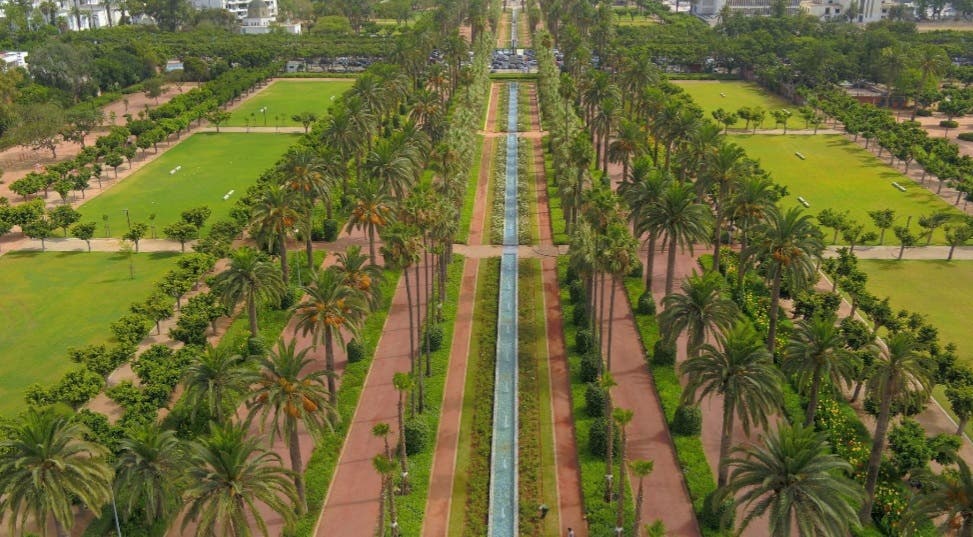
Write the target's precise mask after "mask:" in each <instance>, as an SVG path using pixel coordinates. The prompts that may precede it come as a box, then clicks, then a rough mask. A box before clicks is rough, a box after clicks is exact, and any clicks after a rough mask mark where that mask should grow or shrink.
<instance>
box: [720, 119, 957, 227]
mask: <svg viewBox="0 0 973 537" xmlns="http://www.w3.org/2000/svg"><path fill="white" fill-rule="evenodd" d="M732 141H733V142H735V143H737V144H739V145H741V146H742V147H743V148H744V149H746V151H747V155H749V156H750V157H751V158H754V159H757V160H759V161H760V165H761V166H762V167H763V168H764V169H765V170H767V171H769V172H770V173H771V176H772V177H773V179H774V181H775V182H777V183H779V184H781V185H784V186H786V187H787V189H788V193H789V195H788V196H787V197H786V198H784V199H783V200H782V202H783V204H784V205H785V206H790V205H799V202H798V200H797V197H798V196H801V197H803V198H804V199H805V200H806V201H807V202H808V203H809V204H810V205H811V206H810V208H809V209H808V210H809V212H811V213H812V214H817V213H818V212H820V211H821V210H822V209H825V208H828V207H831V208H833V209H836V210H838V211H848V213H849V216H850V217H851V218H852V219H853V220H855V221H857V222H859V223H862V224H865V226H866V230H873V231H878V230H877V229H876V228H875V227H874V225H873V224H872V220H871V218H869V216H868V211H874V210H879V209H886V208H888V209H892V210H894V211H895V225H905V223H906V220H907V218H908V217H909V216H911V217H912V224H911V229H912V231H913V233H919V232H921V230H922V228H920V227H919V226H918V224H917V220H918V218H919V217H920V216H922V215H927V214H931V213H934V212H937V211H944V210H945V211H950V212H952V213H954V214H956V215H957V216H958V215H960V212H959V211H957V210H955V209H953V208H952V207H951V206H949V205H948V204H946V203H945V202H943V201H942V200H940V199H939V198H937V197H936V196H935V195H934V194H933V193H931V192H929V191H928V190H926V189H925V188H924V187H922V186H920V185H918V184H916V183H915V182H914V181H912V180H911V179H909V178H907V177H905V176H904V175H902V174H901V173H899V172H898V171H896V170H894V169H892V168H890V167H889V166H887V165H886V164H885V162H883V161H880V160H879V159H877V158H875V157H874V156H873V155H872V154H870V153H869V152H867V151H865V150H864V149H862V148H861V147H859V146H858V145H856V144H854V143H853V142H851V141H849V140H847V139H845V138H844V137H842V136H840V135H817V136H808V135H794V136H791V135H787V136H781V135H756V136H749V135H740V136H733V137H732ZM795 152H800V153H801V154H802V155H804V156H805V157H806V159H805V160H801V159H800V158H799V157H797V156H796V155H795V154H794V153H795ZM893 181H895V182H898V183H899V184H900V185H901V186H903V187H905V188H906V191H905V192H900V191H899V190H897V189H896V188H894V187H893V186H892V182H893ZM827 238H828V242H829V243H830V240H831V236H830V235H829V236H828V237H827ZM838 240H839V242H840V241H841V237H838ZM944 242H945V238H944V232H943V230H942V228H940V229H938V230H937V231H936V233H935V234H934V235H933V243H937V244H943V243H944ZM885 244H898V243H897V242H896V238H895V235H894V234H893V233H892V230H891V229H890V230H888V231H887V232H886V233H885ZM920 244H923V243H920Z"/></svg>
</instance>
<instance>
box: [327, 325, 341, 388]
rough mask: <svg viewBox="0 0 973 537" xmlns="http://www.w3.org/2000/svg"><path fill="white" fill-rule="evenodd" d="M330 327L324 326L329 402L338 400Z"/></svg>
mask: <svg viewBox="0 0 973 537" xmlns="http://www.w3.org/2000/svg"><path fill="white" fill-rule="evenodd" d="M331 330H332V328H331V327H330V326H326V327H325V328H324V367H325V369H326V370H327V371H328V393H329V394H331V402H332V403H334V402H335V401H337V400H338V386H337V385H335V378H334V377H335V370H334V345H333V344H332V340H333V336H332V334H331Z"/></svg>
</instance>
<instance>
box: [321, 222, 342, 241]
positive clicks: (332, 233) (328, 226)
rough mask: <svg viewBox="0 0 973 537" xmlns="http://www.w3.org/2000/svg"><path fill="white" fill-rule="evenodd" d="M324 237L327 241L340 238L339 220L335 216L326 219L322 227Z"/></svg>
mask: <svg viewBox="0 0 973 537" xmlns="http://www.w3.org/2000/svg"><path fill="white" fill-rule="evenodd" d="M321 231H322V237H321V238H322V239H323V240H325V241H327V242H332V241H333V240H335V239H337V238H338V221H337V220H335V219H334V218H329V219H326V220H325V221H324V223H323V225H322V228H321Z"/></svg>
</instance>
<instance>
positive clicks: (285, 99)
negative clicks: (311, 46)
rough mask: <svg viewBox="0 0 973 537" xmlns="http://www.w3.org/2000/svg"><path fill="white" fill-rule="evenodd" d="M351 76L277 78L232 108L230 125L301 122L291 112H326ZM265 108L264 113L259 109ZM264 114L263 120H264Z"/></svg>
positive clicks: (319, 113) (349, 85)
mask: <svg viewBox="0 0 973 537" xmlns="http://www.w3.org/2000/svg"><path fill="white" fill-rule="evenodd" d="M354 83H355V81H354V80H351V79H349V80H278V81H276V82H274V83H273V84H271V85H270V87H268V88H265V89H264V90H263V91H261V92H260V93H258V94H257V95H254V96H253V97H252V98H250V99H247V100H246V101H245V102H244V103H243V104H241V105H240V106H239V107H238V108H236V109H235V110H233V111H232V112H231V114H232V115H231V116H230V121H228V122H227V123H226V124H227V125H229V126H232V127H243V126H244V125H246V124H247V120H250V124H251V125H256V126H258V127H264V126H267V127H273V126H276V125H277V124H278V123H277V122H278V121H279V122H280V123H279V124H280V126H282V127H283V126H291V127H293V126H300V125H301V124H300V123H298V122H296V121H294V120H292V119H291V116H293V115H294V114H300V113H301V112H314V113H315V114H318V115H319V116H320V115H322V114H324V113H326V112H327V111H328V108H330V107H331V104H332V102H333V101H334V99H335V97H337V96H338V95H341V94H342V93H344V92H345V91H346V90H348V88H350V87H351V86H352V84H354ZM264 107H266V108H267V113H266V114H264V113H263V112H261V111H260V110H261V109H262V108H264ZM264 115H266V122H265V121H264Z"/></svg>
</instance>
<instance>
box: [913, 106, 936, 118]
mask: <svg viewBox="0 0 973 537" xmlns="http://www.w3.org/2000/svg"><path fill="white" fill-rule="evenodd" d="M916 115H917V116H919V117H932V110H930V109H928V108H920V109H918V110H916Z"/></svg>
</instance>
